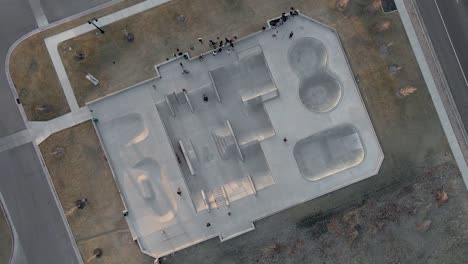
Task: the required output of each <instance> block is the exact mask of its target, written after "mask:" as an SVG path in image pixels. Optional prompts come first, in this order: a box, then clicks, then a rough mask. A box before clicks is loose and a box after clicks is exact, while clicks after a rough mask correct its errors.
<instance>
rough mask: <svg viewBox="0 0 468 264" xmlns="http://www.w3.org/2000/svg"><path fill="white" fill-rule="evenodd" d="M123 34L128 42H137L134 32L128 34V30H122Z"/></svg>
mask: <svg viewBox="0 0 468 264" xmlns="http://www.w3.org/2000/svg"><path fill="white" fill-rule="evenodd" d="M122 32H123V33H124V35H125V37H126V38H127V41H128V42H133V41H134V40H135V35H134V34H133V33H132V32H128V31H127V29H126V28H125V29H124V30H122Z"/></svg>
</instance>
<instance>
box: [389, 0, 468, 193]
mask: <svg viewBox="0 0 468 264" xmlns="http://www.w3.org/2000/svg"><path fill="white" fill-rule="evenodd" d="M395 3H396V5H397V8H398V11H399V13H400V17H401V20H402V22H403V25H404V27H405V30H406V34H407V35H408V39H409V41H410V44H411V47H412V48H413V51H414V54H415V56H416V59H417V61H418V64H419V67H420V69H421V72H422V75H423V77H424V80H425V82H426V85H427V88H428V90H429V93H430V94H431V98H432V101H433V103H434V107H435V108H436V111H437V114H438V116H439V120H440V123H441V124H442V128H443V129H444V132H445V135H446V137H447V140H448V143H449V145H450V148H451V149H452V153H453V156H454V157H455V161H456V162H457V165H458V168H459V170H460V172H461V174H462V177H463V180H464V181H465V185H466V186H467V188H468V166H467V163H466V160H465V158H464V156H463V152H462V150H461V148H460V145H459V142H458V140H457V137H456V135H455V131H454V128H453V127H452V124H451V123H450V119H449V116H448V114H447V110H446V109H445V106H444V103H443V101H442V98H441V95H440V93H439V90H438V89H437V85H436V82H435V80H434V77H433V76H432V73H431V71H430V68H429V64H428V62H427V60H426V57H425V56H424V52H423V49H422V47H421V44H420V43H419V40H418V37H417V35H416V31H415V28H414V26H413V24H412V22H411V19H410V16H409V13H408V9H407V6H406V5H405V3H404V1H403V0H396V1H395ZM407 4H408V3H407Z"/></svg>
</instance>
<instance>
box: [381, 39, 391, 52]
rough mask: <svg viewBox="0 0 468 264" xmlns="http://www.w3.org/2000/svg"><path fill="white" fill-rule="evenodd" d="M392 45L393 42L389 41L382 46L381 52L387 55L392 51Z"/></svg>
mask: <svg viewBox="0 0 468 264" xmlns="http://www.w3.org/2000/svg"><path fill="white" fill-rule="evenodd" d="M392 46H393V42H389V43H387V44H384V45H382V46H380V53H381V54H382V55H387V54H388V53H390V51H391V48H392Z"/></svg>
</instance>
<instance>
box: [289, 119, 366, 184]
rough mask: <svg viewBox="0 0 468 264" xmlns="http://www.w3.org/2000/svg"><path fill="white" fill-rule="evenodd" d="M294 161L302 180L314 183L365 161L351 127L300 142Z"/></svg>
mask: <svg viewBox="0 0 468 264" xmlns="http://www.w3.org/2000/svg"><path fill="white" fill-rule="evenodd" d="M293 153H294V158H295V159H296V162H297V166H298V167H299V171H300V172H301V174H302V176H303V177H304V178H306V179H307V180H309V181H317V180H320V179H322V178H324V177H327V176H330V175H333V174H336V173H338V172H340V171H344V170H346V169H349V168H351V167H354V166H356V165H358V164H359V163H361V162H362V161H363V160H364V153H365V150H364V146H363V145H362V143H361V139H360V137H359V132H358V131H357V130H356V128H355V127H354V126H352V125H340V126H336V127H333V128H330V129H327V130H325V131H322V132H319V133H316V134H314V135H311V136H309V137H306V138H303V139H301V140H299V141H298V142H297V143H296V145H295V146H294V150H293Z"/></svg>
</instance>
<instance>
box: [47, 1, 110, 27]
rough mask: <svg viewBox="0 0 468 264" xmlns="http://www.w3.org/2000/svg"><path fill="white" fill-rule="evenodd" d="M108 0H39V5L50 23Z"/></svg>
mask: <svg viewBox="0 0 468 264" xmlns="http://www.w3.org/2000/svg"><path fill="white" fill-rule="evenodd" d="M108 1H109V0H78V1H77V0H73V1H72V0H41V5H42V9H43V10H44V13H45V15H46V17H47V19H48V20H49V23H52V22H55V21H57V20H60V19H62V18H65V17H69V16H71V15H74V14H76V13H79V12H83V11H85V10H88V9H90V8H92V7H95V6H98V5H101V4H103V3H105V2H108Z"/></svg>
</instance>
